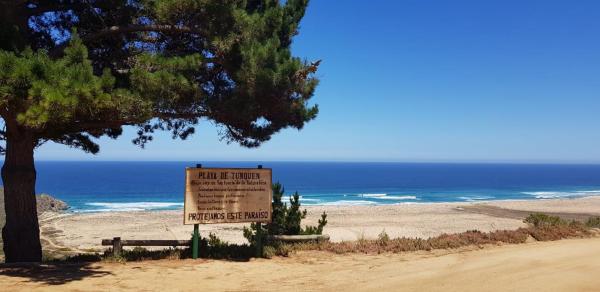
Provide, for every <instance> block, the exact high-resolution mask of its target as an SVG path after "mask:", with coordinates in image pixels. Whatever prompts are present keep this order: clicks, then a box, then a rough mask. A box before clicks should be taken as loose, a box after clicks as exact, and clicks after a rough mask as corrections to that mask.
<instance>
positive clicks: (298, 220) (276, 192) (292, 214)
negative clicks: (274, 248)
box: [244, 183, 327, 245]
mask: <svg viewBox="0 0 600 292" xmlns="http://www.w3.org/2000/svg"><path fill="white" fill-rule="evenodd" d="M272 188H273V203H272V212H273V213H272V221H271V223H268V224H261V227H260V228H261V232H257V231H258V228H259V227H258V226H259V224H255V223H252V224H250V228H247V227H244V237H245V238H246V239H247V240H248V242H250V244H251V245H255V244H256V242H257V239H258V238H257V236H259V235H260V236H262V239H261V240H262V242H263V243H268V241H267V239H268V238H269V236H271V235H310V234H322V233H323V228H324V227H325V225H327V214H326V213H325V212H323V214H321V219H319V222H318V225H317V226H306V227H304V228H302V219H304V218H306V213H307V211H306V210H301V209H300V195H299V194H298V193H297V192H296V193H294V195H292V196H291V197H290V204H289V206H288V204H286V203H284V202H283V200H282V198H283V195H284V194H285V189H284V188H283V186H282V185H281V184H280V183H275V184H273V186H272ZM269 244H273V243H269Z"/></svg>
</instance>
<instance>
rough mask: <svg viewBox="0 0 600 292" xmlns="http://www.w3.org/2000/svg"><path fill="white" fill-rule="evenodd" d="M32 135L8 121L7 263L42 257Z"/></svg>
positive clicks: (4, 178)
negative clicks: (9, 123) (13, 126)
mask: <svg viewBox="0 0 600 292" xmlns="http://www.w3.org/2000/svg"><path fill="white" fill-rule="evenodd" d="M35 143H36V142H35V137H34V135H33V134H32V133H30V132H28V131H27V130H25V129H23V128H21V127H16V129H15V128H13V129H11V127H10V125H7V133H6V154H5V158H4V166H3V167H2V181H3V182H4V210H5V212H6V225H4V228H2V239H3V240H4V255H5V260H6V262H7V263H14V262H39V261H41V260H42V247H41V244H40V228H39V224H38V217H37V209H36V199H35V165H34V160H33V150H34V148H35Z"/></svg>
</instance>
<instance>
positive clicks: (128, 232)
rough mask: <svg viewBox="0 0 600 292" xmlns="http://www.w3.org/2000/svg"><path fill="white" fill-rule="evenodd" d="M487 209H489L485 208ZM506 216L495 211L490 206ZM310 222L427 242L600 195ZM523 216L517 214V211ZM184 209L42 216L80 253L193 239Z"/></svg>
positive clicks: (334, 210) (591, 206) (376, 210)
mask: <svg viewBox="0 0 600 292" xmlns="http://www.w3.org/2000/svg"><path fill="white" fill-rule="evenodd" d="M484 207H486V208H487V209H486V208H484ZM497 207H499V208H502V209H501V210H503V212H500V213H499V214H497V212H490V210H489V208H495V209H498V208H497ZM307 209H308V211H309V213H308V217H307V219H306V221H305V222H306V223H307V224H311V225H314V224H316V222H317V220H318V218H319V216H320V214H321V213H322V212H323V211H326V212H327V214H328V222H329V223H328V224H327V226H326V227H325V231H324V232H325V233H327V234H329V235H330V236H331V240H332V241H344V240H356V239H358V238H361V237H364V238H375V237H377V235H378V234H379V233H381V232H382V231H384V230H385V232H386V233H388V234H389V235H390V237H399V236H406V237H422V238H427V237H431V236H436V235H439V234H441V233H456V232H463V231H466V230H473V229H477V230H480V231H491V230H497V229H516V228H518V227H521V226H525V224H524V223H523V221H522V217H524V216H526V214H528V213H529V212H532V211H545V212H554V213H566V214H567V215H568V214H569V213H585V214H584V215H588V214H589V215H600V197H589V198H580V199H565V200H536V201H501V202H499V201H493V202H485V203H477V204H476V203H469V204H465V203H451V204H450V203H440V204H403V205H388V206H311V207H308V208H307ZM514 210H517V211H520V212H517V211H514ZM182 221H183V219H182V211H154V212H112V213H95V214H90V213H88V214H51V213H45V214H43V215H42V216H41V218H40V225H41V227H42V237H43V239H45V244H46V246H52V247H54V248H57V249H60V248H65V249H66V248H69V249H73V250H75V251H89V250H90V249H97V250H100V249H102V247H101V246H100V241H101V239H103V238H113V237H117V236H118V237H121V238H123V239H178V240H183V239H189V238H190V234H191V232H192V226H189V225H183V223H182ZM243 226H244V225H243V224H217V225H202V226H201V227H200V232H201V234H203V235H207V234H208V233H209V232H213V233H215V234H216V235H217V236H219V237H220V238H221V239H224V240H226V241H228V242H231V243H245V242H246V241H245V239H244V238H243V236H242V228H243Z"/></svg>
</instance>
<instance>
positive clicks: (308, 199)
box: [300, 198, 321, 202]
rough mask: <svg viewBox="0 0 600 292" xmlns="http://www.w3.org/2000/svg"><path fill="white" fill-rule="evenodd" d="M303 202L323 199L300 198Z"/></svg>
mask: <svg viewBox="0 0 600 292" xmlns="http://www.w3.org/2000/svg"><path fill="white" fill-rule="evenodd" d="M300 201H302V202H320V201H321V199H311V198H300Z"/></svg>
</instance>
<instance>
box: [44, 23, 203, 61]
mask: <svg viewBox="0 0 600 292" xmlns="http://www.w3.org/2000/svg"><path fill="white" fill-rule="evenodd" d="M149 31H153V32H170V33H191V34H200V33H203V31H202V30H201V29H198V28H192V27H188V26H180V25H170V24H143V25H142V24H132V25H127V26H116V25H114V26H111V27H108V28H105V29H102V30H100V31H98V32H96V33H92V34H88V35H85V36H82V37H81V39H82V40H83V41H84V42H89V41H93V40H96V39H99V38H104V37H108V36H111V35H118V34H127V33H135V32H149ZM68 45H69V41H65V42H63V43H61V44H60V45H58V46H56V47H55V48H54V49H52V50H51V51H50V53H49V55H50V56H51V57H58V56H59V55H60V54H61V53H62V52H63V50H64V49H65V48H66V47H67V46H68Z"/></svg>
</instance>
